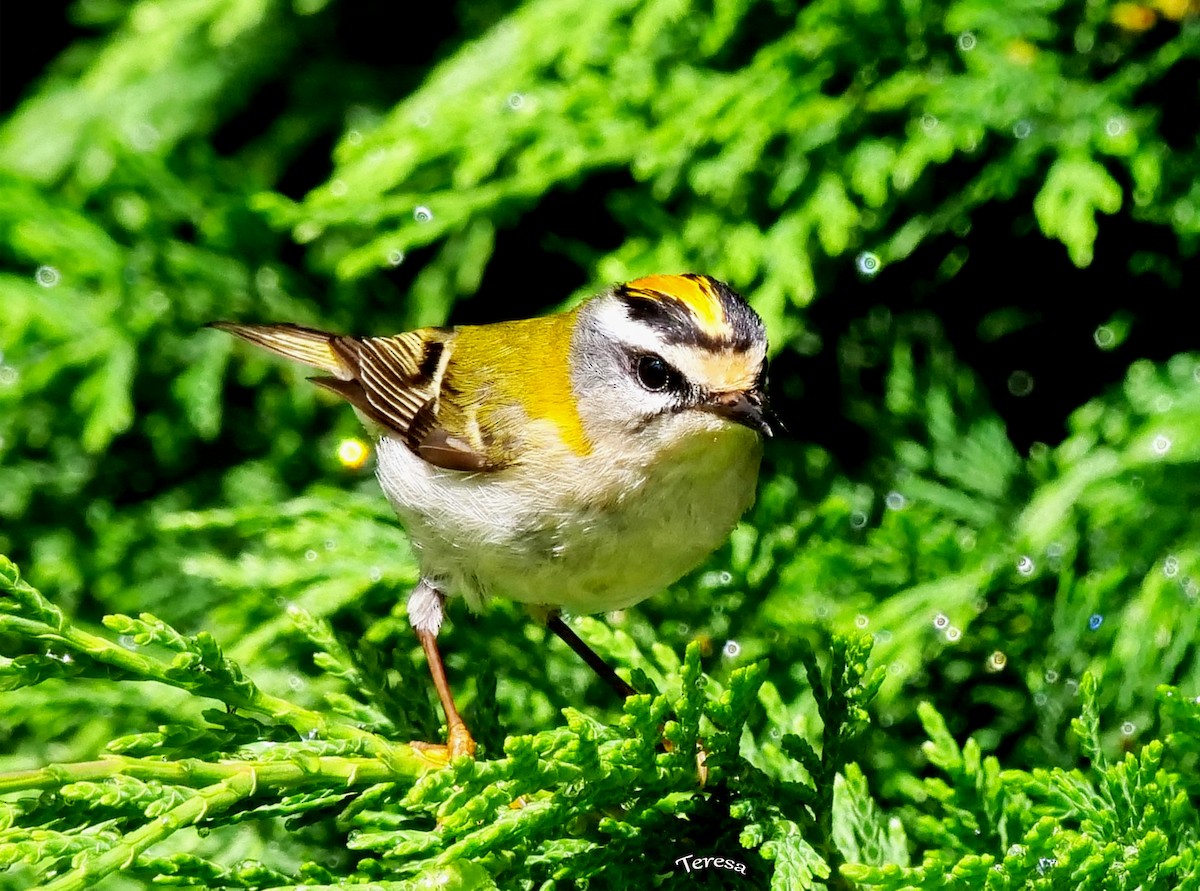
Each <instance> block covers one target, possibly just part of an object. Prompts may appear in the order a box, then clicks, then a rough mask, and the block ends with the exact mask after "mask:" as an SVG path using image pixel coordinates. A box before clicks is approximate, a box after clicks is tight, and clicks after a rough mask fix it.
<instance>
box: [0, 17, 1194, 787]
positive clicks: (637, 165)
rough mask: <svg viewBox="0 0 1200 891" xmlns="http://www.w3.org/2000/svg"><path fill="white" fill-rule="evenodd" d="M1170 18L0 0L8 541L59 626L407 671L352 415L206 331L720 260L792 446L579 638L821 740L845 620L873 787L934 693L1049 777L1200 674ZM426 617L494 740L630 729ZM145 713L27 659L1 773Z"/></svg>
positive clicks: (447, 306) (575, 288)
mask: <svg viewBox="0 0 1200 891" xmlns="http://www.w3.org/2000/svg"><path fill="white" fill-rule="evenodd" d="M1198 13H1200V8H1198V5H1197V3H1196V2H1195V0H1149V2H1146V3H1144V4H1143V3H1134V2H1111V0H1088V2H1077V0H1055V2H1046V0H1013V2H1009V3H1005V4H1003V5H998V4H996V3H993V2H991V0H960V2H945V3H936V2H917V0H895V2H892V0H855V2H848V0H814V2H810V3H807V4H804V5H803V6H802V7H799V8H798V7H797V6H796V5H795V4H792V3H788V2H782V0H712V2H689V0H648V2H628V0H526V2H523V3H517V2H497V0H482V2H471V3H465V2H459V3H442V4H436V5H433V6H427V7H424V8H423V9H422V11H421V13H420V15H411V14H409V13H408V12H407V11H406V9H405V5H404V4H390V3H381V2H376V3H372V2H349V0H346V2H334V0H176V2H167V0H160V2H148V0H143V2H126V0H80V2H76V3H73V4H71V5H69V6H67V7H66V8H65V9H63V8H61V7H59V6H57V5H55V4H42V5H38V4H32V5H29V6H28V7H27V8H26V9H24V10H23V12H22V20H21V21H20V22H19V23H18V22H16V21H15V19H14V17H13V15H12V14H11V12H9V11H6V12H5V21H4V23H3V24H4V27H3V31H2V32H0V33H2V37H3V41H4V45H3V51H2V53H0V62H2V63H3V74H2V77H0V89H2V96H0V114H2V115H3V117H2V119H0V553H4V554H7V555H8V556H9V557H11V558H12V559H13V560H14V561H15V562H17V563H18V564H19V565H20V566H21V567H22V570H23V573H24V575H25V576H26V578H28V579H29V581H30V582H31V583H32V584H34V585H37V586H38V587H39V588H41V589H42V590H43V591H45V592H46V593H47V595H48V596H50V597H51V598H52V599H53V600H54V601H55V602H56V603H58V604H59V605H60V606H62V607H63V608H64V609H67V610H68V611H69V612H71V613H72V614H74V615H77V616H79V617H80V618H81V619H83V620H86V621H98V620H99V618H100V616H102V615H104V614H106V613H111V612H125V613H134V614H136V613H138V612H141V611H150V612H153V613H155V614H157V615H159V616H161V617H162V618H163V619H165V620H167V621H169V622H171V623H173V624H175V625H177V626H178V627H180V628H181V629H183V630H185V631H189V632H194V631H198V630H202V629H203V630H208V631H210V632H211V633H212V634H213V635H214V636H215V637H216V638H217V640H218V641H219V642H220V643H221V644H222V646H224V647H225V648H226V650H227V651H228V652H229V654H230V655H232V656H233V657H235V658H236V659H238V660H239V661H240V662H241V663H242V664H243V666H244V667H245V669H246V671H247V673H248V674H250V675H251V676H252V677H255V678H256V679H258V680H259V681H260V683H261V684H262V685H263V686H264V687H265V688H267V689H268V690H270V691H271V692H275V693H278V694H280V695H287V696H289V697H293V698H295V699H297V700H298V701H303V702H310V703H316V702H319V701H320V697H321V694H322V692H323V690H324V689H325V688H324V687H323V685H324V684H326V683H327V680H326V679H325V678H324V677H323V676H322V675H321V673H320V672H319V671H318V670H317V669H316V667H315V666H314V665H313V663H312V659H311V652H310V651H309V649H306V647H309V645H308V643H307V642H306V640H305V638H304V637H303V635H301V634H300V633H298V632H297V630H296V629H295V627H294V626H293V623H292V622H291V621H290V620H289V619H288V616H287V610H286V607H287V606H288V605H289V604H299V605H301V606H302V607H303V608H305V609H307V610H309V611H311V612H312V613H313V614H315V615H317V616H318V617H322V618H327V619H329V620H330V621H331V622H332V623H333V625H334V627H335V629H337V630H338V632H339V633H340V634H342V635H344V636H345V638H346V639H347V640H352V641H360V642H361V645H362V646H363V647H365V648H370V649H371V651H372V652H375V653H377V654H391V653H399V654H401V657H402V658H401V662H402V663H403V664H402V665H401V667H402V668H403V667H404V666H407V667H409V668H412V670H413V674H412V677H413V678H414V679H420V678H421V677H422V675H421V672H423V671H424V669H423V668H422V667H421V666H420V663H419V661H418V660H417V653H418V648H417V647H416V644H415V640H414V639H413V637H412V635H411V632H410V631H408V629H407V627H406V622H405V621H404V617H403V611H402V609H397V608H396V604H397V603H398V602H399V603H402V601H403V597H404V595H405V594H406V593H407V590H408V587H409V586H410V585H411V584H412V583H413V581H414V580H415V571H414V567H413V564H412V561H411V558H410V555H409V554H408V551H407V548H406V544H405V539H404V537H403V533H402V532H401V531H400V530H399V528H398V526H397V524H396V523H395V521H394V520H393V519H392V518H391V514H390V511H389V510H388V508H387V505H386V503H385V502H384V499H383V497H382V495H381V494H380V493H379V491H378V489H377V486H376V485H375V483H374V480H373V478H372V475H371V456H370V450H369V447H370V443H369V442H366V441H365V440H364V438H363V434H362V432H361V430H360V429H359V428H358V426H357V422H356V421H355V419H354V417H353V414H352V412H351V411H349V410H348V409H347V408H345V407H344V406H340V405H337V404H336V403H335V402H334V401H333V400H331V399H330V398H327V396H326V395H324V394H322V393H319V392H318V391H317V390H316V389H315V388H313V387H311V386H310V385H308V384H306V383H305V382H304V377H305V372H304V371H303V370H302V369H298V368H293V367H288V366H287V365H286V363H283V362H281V361H275V360H272V359H270V358H267V357H264V356H261V355H257V354H255V353H254V352H252V351H251V350H249V349H243V348H239V347H238V346H236V345H235V344H234V343H233V342H231V339H230V338H228V337H226V336H224V335H222V334H220V333H218V332H215V331H209V330H204V329H203V328H202V326H203V325H204V323H206V322H208V321H211V320H215V319H237V320H246V321H292V322H297V323H302V324H311V325H319V326H321V327H325V328H329V329H331V330H339V331H345V332H353V333H363V334H366V333H377V334H383V333H393V332H396V331H400V330H403V329H406V328H410V327H414V326H419V325H426V324H441V323H445V322H486V321H491V320H496V319H503V318H514V317H521V316H526V315H530V314H535V313H539V312H543V311H547V310H551V309H554V308H557V307H561V306H563V305H566V304H568V303H570V302H571V301H574V300H578V299H581V298H582V297H583V296H585V295H587V294H589V293H591V292H593V291H595V290H597V289H598V288H600V287H602V286H604V285H605V284H607V283H609V282H612V281H619V280H627V279H631V278H634V277H637V276H640V275H644V274H648V273H652V272H683V271H695V272H704V273H708V274H711V275H714V276H717V277H718V278H721V279H723V280H725V281H728V282H729V283H731V284H732V285H733V287H735V288H736V289H737V290H739V291H741V292H742V293H744V294H746V295H747V297H748V298H749V299H750V300H751V302H752V303H753V304H754V305H755V307H756V308H757V309H758V310H759V312H760V313H761V314H762V315H763V317H764V319H765V320H766V321H767V323H768V326H769V329H770V334H771V340H772V351H773V365H772V388H773V396H774V399H775V402H776V405H777V408H778V411H779V413H780V414H781V416H782V417H783V419H784V421H785V423H786V424H787V426H788V428H789V430H790V432H791V436H790V438H788V439H785V440H779V441H774V442H772V443H770V446H769V451H768V455H767V462H766V466H765V474H764V481H763V484H762V490H761V494H760V498H759V501H758V504H757V505H756V507H755V509H754V511H753V513H752V514H751V515H750V516H749V517H748V518H747V521H746V523H745V524H744V525H743V526H742V527H740V528H739V529H738V530H737V532H736V533H735V535H734V537H733V539H732V541H731V543H730V545H729V546H728V547H727V548H725V549H724V550H722V551H721V552H720V553H718V554H717V555H715V556H714V558H713V559H712V561H711V562H710V564H709V566H708V567H706V568H705V569H704V570H702V571H701V572H699V573H697V574H695V575H694V576H692V577H690V578H688V579H685V580H684V581H683V582H681V583H680V584H679V585H678V586H676V587H675V588H674V589H673V590H671V591H669V592H664V593H663V594H662V595H661V596H658V597H655V598H652V599H651V600H649V601H647V602H646V603H645V604H643V605H641V606H639V607H638V608H636V609H634V610H628V611H626V612H624V613H621V614H619V615H614V616H610V617H607V620H606V621H605V622H604V623H603V624H600V623H588V624H587V625H586V626H585V627H584V628H583V632H584V633H585V636H588V637H589V638H590V639H591V640H592V641H593V642H594V643H595V644H596V646H597V647H598V648H599V649H601V650H602V651H604V652H606V653H607V654H608V655H610V656H611V657H613V658H614V659H616V660H617V661H618V662H619V663H622V664H623V665H625V666H626V667H630V666H636V667H641V668H646V670H648V671H651V672H652V668H653V666H652V665H651V664H650V662H652V661H653V660H652V659H651V658H650V657H648V656H645V655H644V654H647V653H652V651H653V646H654V645H655V644H661V645H664V646H666V647H668V648H671V649H673V650H675V651H678V652H681V651H682V650H683V648H684V646H685V645H686V643H687V642H688V641H691V640H700V641H701V643H702V644H703V646H704V648H705V653H706V661H705V668H706V670H708V671H710V672H712V673H713V674H714V675H717V676H720V675H722V674H723V673H726V672H728V670H730V669H731V668H732V667H734V666H737V665H743V664H746V663H747V662H748V661H752V660H754V659H758V658H764V657H765V658H767V659H769V660H770V681H769V683H768V685H767V688H766V692H765V693H764V694H763V696H762V700H763V712H762V714H761V715H759V716H758V718H757V719H756V720H757V721H758V722H759V725H760V726H761V727H771V728H776V729H777V730H778V729H782V730H785V731H791V732H798V733H801V734H805V733H807V732H808V731H810V730H811V728H812V726H813V721H814V715H813V708H812V701H811V699H810V698H809V697H808V696H807V694H806V682H805V679H804V676H803V671H802V669H801V668H800V667H799V665H798V663H797V662H796V653H797V652H798V650H797V646H798V645H799V642H800V641H802V640H805V641H809V642H811V643H813V644H814V645H816V647H817V648H818V651H820V650H821V647H822V646H823V645H824V644H825V643H827V641H828V638H829V635H831V634H832V633H835V632H839V631H846V630H851V629H861V630H865V631H867V632H869V633H872V634H873V635H874V637H875V641H876V648H875V657H874V658H875V659H876V660H877V661H878V663H879V664H881V665H884V666H886V670H887V678H888V679H887V682H886V683H885V685H884V687H883V690H882V691H881V693H880V695H879V697H878V699H877V700H876V704H875V708H876V712H875V714H874V718H875V726H874V728H873V729H872V731H871V733H872V734H873V736H872V737H871V738H870V742H869V744H868V745H867V746H865V747H864V750H865V752H867V753H868V754H865V755H864V757H863V767H864V770H866V771H867V774H868V776H869V777H870V779H871V783H872V788H873V789H876V790H877V791H879V792H880V794H881V795H882V796H883V798H884V800H888V799H889V796H890V795H893V794H896V793H897V792H898V790H899V789H900V787H901V786H902V785H903V782H904V779H903V778H904V777H905V776H907V774H906V773H904V771H907V770H910V769H915V768H918V767H919V766H920V763H921V761H920V759H921V756H920V754H919V751H918V746H919V743H920V742H921V740H923V739H924V734H923V732H922V730H921V728H920V726H919V725H918V723H917V722H916V719H915V717H914V713H913V712H914V708H915V705H916V703H917V702H920V701H931V702H933V703H934V704H936V705H937V706H938V707H939V709H940V710H941V711H942V712H943V714H945V715H946V717H947V720H948V722H949V723H950V725H951V730H952V731H953V733H954V734H955V735H956V736H957V737H958V738H960V739H961V738H964V737H965V736H966V735H967V734H974V735H975V736H976V738H977V739H978V740H979V741H980V743H981V745H982V746H983V748H984V750H985V751H986V752H994V753H997V754H999V755H1000V756H1001V758H1002V761H1003V763H1004V764H1005V766H1011V767H1028V766H1031V765H1069V764H1073V763H1075V761H1076V758H1077V754H1078V753H1077V752H1076V751H1075V750H1074V748H1073V743H1072V742H1071V741H1070V739H1069V738H1068V734H1067V733H1066V725H1067V722H1069V720H1070V719H1071V718H1072V717H1074V716H1075V715H1076V713H1077V709H1076V702H1075V699H1076V694H1077V690H1078V682H1079V678H1080V676H1081V674H1082V673H1083V672H1085V671H1092V672H1093V673H1095V674H1097V675H1098V676H1099V677H1100V678H1101V679H1102V683H1101V684H1100V699H1101V705H1102V714H1101V722H1102V726H1103V727H1104V729H1105V732H1106V735H1107V736H1106V738H1107V739H1108V741H1109V743H1110V744H1111V745H1112V746H1114V747H1115V748H1120V747H1126V748H1133V747H1136V746H1137V745H1138V744H1139V741H1140V740H1143V739H1144V738H1146V737H1147V735H1153V734H1155V733H1156V732H1157V728H1156V726H1155V725H1154V720H1155V719H1154V711H1153V708H1152V704H1153V693H1154V689H1155V687H1156V686H1157V685H1159V684H1163V683H1173V684H1180V685H1183V686H1185V687H1187V686H1188V685H1191V686H1190V689H1192V690H1194V689H1195V687H1196V685H1197V682H1198V681H1200V660H1198V658H1197V656H1198V655H1200V654H1198V651H1197V642H1198V640H1200V638H1198V637H1197V634H1196V630H1197V623H1198V622H1200V609H1197V600H1198V597H1200V581H1198V579H1200V575H1198V572H1200V569H1198V568H1197V555H1198V545H1200V521H1198V519H1197V516H1198V515H1197V512H1196V510H1195V505H1196V504H1197V503H1198V499H1200V475H1198V474H1197V461H1198V460H1200V354H1198V353H1196V352H1188V351H1195V350H1196V349H1197V329H1196V327H1195V324H1194V321H1193V322H1188V321H1187V319H1189V318H1192V319H1193V320H1194V318H1195V317H1194V316H1193V315H1192V313H1193V312H1195V310H1196V304H1197V294H1198V293H1200V290H1198V287H1200V264H1198V263H1197V243H1198V239H1200V180H1198V179H1197V178H1196V171H1197V170H1198V169H1200V142H1198V135H1197V134H1198V133H1200V130H1198V129H1197V126H1196V122H1197V120H1200V117H1198V112H1200V86H1198V84H1200V20H1198V18H1197V16H1198ZM447 641H448V642H447V644H446V651H447V653H448V654H449V665H450V670H451V673H452V677H453V680H454V683H455V685H456V686H457V687H459V688H461V689H462V690H463V691H464V701H465V702H466V703H467V712H468V717H469V719H470V720H472V721H473V722H474V724H475V725H479V726H481V727H482V728H483V729H482V730H481V731H480V736H481V738H482V740H483V741H484V744H485V745H488V746H491V751H492V752H493V753H494V752H496V751H498V747H499V742H500V740H501V739H502V738H503V735H504V734H506V733H520V732H529V731H531V730H536V729H541V728H544V727H546V726H550V725H553V724H554V723H556V722H558V721H560V720H561V718H560V716H559V710H560V709H561V708H563V707H564V706H566V705H575V706H580V707H586V708H587V709H589V710H590V712H591V713H593V714H596V715H597V716H600V717H604V716H609V717H611V716H612V715H614V714H616V709H617V704H616V703H615V702H614V701H613V699H612V697H611V694H610V693H609V692H608V691H607V689H605V688H603V687H602V686H601V685H599V684H598V683H596V682H594V681H592V680H591V679H590V678H589V676H588V674H587V671H586V669H585V668H584V667H583V666H581V665H579V664H577V661H576V660H575V659H574V657H573V656H572V655H571V654H570V653H569V652H567V651H566V650H565V648H564V647H562V646H561V644H559V643H558V642H557V641H548V640H546V639H545V635H544V633H543V632H542V630H541V629H540V628H537V627H533V626H531V625H530V624H529V623H528V622H527V621H526V620H525V619H524V617H523V615H522V614H521V613H520V611H519V610H518V609H516V608H515V607H513V606H511V605H510V604H506V603H502V602H497V603H496V604H495V605H494V606H493V608H492V609H491V610H490V611H489V613H488V614H487V616H486V617H484V618H472V617H470V616H468V615H466V613H465V611H462V610H459V611H454V612H452V614H451V625H450V627H449V628H448V630H447ZM2 644H3V639H2V638H0V645H2ZM0 651H2V650H0ZM380 658H389V659H390V658H391V656H380ZM647 660H649V661H647ZM652 673H653V672H652ZM480 677H482V678H483V679H482V680H479V678H480ZM416 682H417V681H416V680H414V683H416ZM421 683H424V681H423V680H422V681H421ZM126 686H130V685H126ZM415 695H416V694H415ZM419 695H420V696H424V694H423V693H420V694H419ZM123 697H124V698H123ZM175 707H177V702H176V700H174V699H173V698H172V697H171V696H169V695H166V694H165V693H164V694H163V695H162V696H161V697H160V696H159V695H158V694H157V693H152V692H151V693H147V692H146V691H144V690H143V691H132V692H130V691H126V692H122V691H121V690H119V689H115V688H114V686H113V685H108V686H105V687H104V688H103V690H100V689H99V688H96V687H94V686H93V685H92V684H91V683H90V682H75V683H71V684H67V683H62V684H57V683H47V684H43V685H41V686H39V687H36V688H30V689H28V690H25V691H22V693H21V694H20V697H19V698H16V697H13V698H12V699H11V701H9V702H6V704H5V706H4V718H3V720H0V763H3V764H4V765H6V766H9V767H12V766H20V767H23V766H30V765H32V764H40V763H44V762H45V761H46V760H67V759H73V758H86V757H90V756H94V754H95V752H96V751H98V750H99V749H100V748H101V747H102V746H103V745H104V743H105V742H107V741H108V740H109V739H111V738H113V737H114V736H118V735H120V734H122V733H128V732H133V731H134V730H137V729H143V728H145V727H147V726H151V727H152V726H155V725H156V724H157V723H158V722H160V721H164V720H168V718H169V716H170V714H171V710H172V709H173V708H175ZM424 707H425V711H426V713H427V715H428V720H427V721H426V725H425V727H424V728H423V731H422V732H425V733H427V734H432V733H436V727H437V716H436V712H435V711H433V709H432V708H431V707H429V704H428V703H425V706H424Z"/></svg>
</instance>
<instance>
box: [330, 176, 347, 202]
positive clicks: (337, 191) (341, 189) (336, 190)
mask: <svg viewBox="0 0 1200 891" xmlns="http://www.w3.org/2000/svg"><path fill="white" fill-rule="evenodd" d="M348 191H350V187H349V186H347V185H346V181H345V180H344V179H335V180H334V181H333V182H331V183H330V184H329V194H330V195H333V196H334V197H335V198H341V197H342V196H343V195H345V194H346V193H347V192H348Z"/></svg>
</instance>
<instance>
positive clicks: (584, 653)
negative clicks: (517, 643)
mask: <svg viewBox="0 0 1200 891" xmlns="http://www.w3.org/2000/svg"><path fill="white" fill-rule="evenodd" d="M546 627H547V628H549V629H550V630H551V631H553V632H554V633H555V634H557V635H558V636H559V637H560V638H562V641H563V643H565V644H566V645H567V646H569V647H570V648H571V649H572V650H574V651H575V652H576V653H578V654H579V658H581V659H582V660H583V661H584V662H586V663H587V664H588V666H589V667H590V668H591V669H592V671H594V672H596V675H597V676H598V677H599V678H600V680H602V681H604V683H606V684H608V686H610V687H612V689H613V690H614V691H615V692H616V694H617V695H618V696H620V697H621V698H622V699H628V698H629V697H630V696H636V695H637V690H635V689H633V687H631V686H629V683H628V682H627V681H626V680H625V679H624V678H623V677H621V676H620V675H619V674H617V673H616V671H615V670H614V669H613V667H612V666H611V665H609V664H608V663H607V662H605V661H604V659H603V658H601V656H600V654H599V653H597V652H596V651H595V650H593V649H592V648H591V647H589V646H588V645H587V644H585V643H584V642H583V640H582V638H580V636H579V635H578V634H576V633H575V632H574V631H572V630H571V629H570V628H568V627H567V623H566V622H564V621H563V620H562V616H561V615H560V614H559V613H557V612H552V613H550V615H549V616H548V617H547V618H546Z"/></svg>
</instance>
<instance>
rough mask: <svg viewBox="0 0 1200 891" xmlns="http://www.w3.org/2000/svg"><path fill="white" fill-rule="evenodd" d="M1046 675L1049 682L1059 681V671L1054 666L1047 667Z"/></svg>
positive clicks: (1055, 682)
mask: <svg viewBox="0 0 1200 891" xmlns="http://www.w3.org/2000/svg"><path fill="white" fill-rule="evenodd" d="M1045 677H1046V683H1047V684H1057V683H1058V672H1057V671H1055V670H1054V669H1053V668H1048V669H1046V675H1045Z"/></svg>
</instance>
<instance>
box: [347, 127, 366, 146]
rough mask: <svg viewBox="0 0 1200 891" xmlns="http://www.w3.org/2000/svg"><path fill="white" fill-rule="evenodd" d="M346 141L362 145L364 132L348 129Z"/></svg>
mask: <svg viewBox="0 0 1200 891" xmlns="http://www.w3.org/2000/svg"><path fill="white" fill-rule="evenodd" d="M346 142H348V143H350V144H351V145H362V133H361V132H360V131H358V130H347V131H346Z"/></svg>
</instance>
